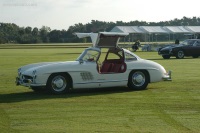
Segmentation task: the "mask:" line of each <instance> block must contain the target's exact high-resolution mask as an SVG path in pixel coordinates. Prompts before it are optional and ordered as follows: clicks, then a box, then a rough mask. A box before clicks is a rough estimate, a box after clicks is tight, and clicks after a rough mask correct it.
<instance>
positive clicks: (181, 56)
mask: <svg viewBox="0 0 200 133" xmlns="http://www.w3.org/2000/svg"><path fill="white" fill-rule="evenodd" d="M184 56H185V54H184V52H183V51H182V50H179V51H178V52H177V54H176V58H177V59H183V58H184Z"/></svg>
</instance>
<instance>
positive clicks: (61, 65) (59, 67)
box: [18, 61, 79, 75]
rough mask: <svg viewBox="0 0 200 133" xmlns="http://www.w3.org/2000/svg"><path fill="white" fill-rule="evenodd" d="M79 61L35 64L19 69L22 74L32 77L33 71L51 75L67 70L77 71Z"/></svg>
mask: <svg viewBox="0 0 200 133" xmlns="http://www.w3.org/2000/svg"><path fill="white" fill-rule="evenodd" d="M78 64H79V61H66V62H42V63H34V64H29V65H26V66H23V67H21V68H19V70H18V71H20V72H21V73H22V74H25V75H32V73H33V71H37V73H38V72H39V73H51V72H52V71H53V72H62V71H64V70H66V69H72V70H73V69H75V67H74V66H77V65H78Z"/></svg>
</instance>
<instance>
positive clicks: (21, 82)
mask: <svg viewBox="0 0 200 133" xmlns="http://www.w3.org/2000/svg"><path fill="white" fill-rule="evenodd" d="M15 84H16V85H17V86H18V85H22V86H25V87H40V86H41V87H43V86H46V84H34V83H33V81H32V80H31V79H24V80H21V79H20V78H19V77H16V80H15Z"/></svg>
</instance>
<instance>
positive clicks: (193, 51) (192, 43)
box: [158, 39, 200, 59]
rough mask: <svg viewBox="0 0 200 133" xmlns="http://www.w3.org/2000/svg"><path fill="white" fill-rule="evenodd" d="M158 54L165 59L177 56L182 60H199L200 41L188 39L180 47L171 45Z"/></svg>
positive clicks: (160, 50)
mask: <svg viewBox="0 0 200 133" xmlns="http://www.w3.org/2000/svg"><path fill="white" fill-rule="evenodd" d="M158 54H159V55H161V56H162V57H163V58H164V59H169V58H170V57H171V56H175V57H176V58H177V59H182V58H184V56H192V57H193V58H198V57H199V56H200V39H187V40H185V41H183V42H182V43H180V44H179V45H171V46H167V47H164V48H160V49H159V50H158Z"/></svg>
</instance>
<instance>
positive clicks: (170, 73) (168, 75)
mask: <svg viewBox="0 0 200 133" xmlns="http://www.w3.org/2000/svg"><path fill="white" fill-rule="evenodd" d="M162 79H163V80H164V81H172V71H169V72H168V73H167V74H166V75H165V76H164V77H163V78H162Z"/></svg>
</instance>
